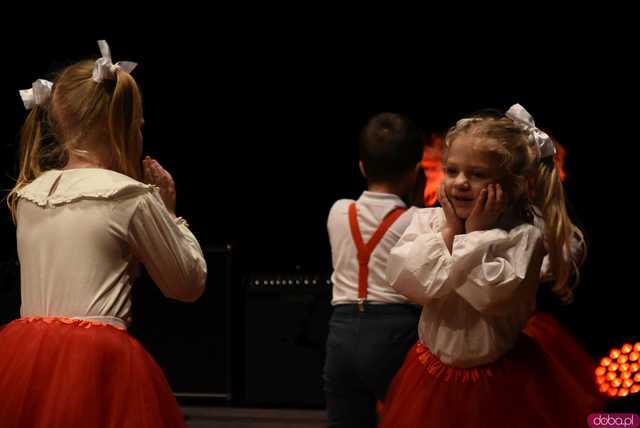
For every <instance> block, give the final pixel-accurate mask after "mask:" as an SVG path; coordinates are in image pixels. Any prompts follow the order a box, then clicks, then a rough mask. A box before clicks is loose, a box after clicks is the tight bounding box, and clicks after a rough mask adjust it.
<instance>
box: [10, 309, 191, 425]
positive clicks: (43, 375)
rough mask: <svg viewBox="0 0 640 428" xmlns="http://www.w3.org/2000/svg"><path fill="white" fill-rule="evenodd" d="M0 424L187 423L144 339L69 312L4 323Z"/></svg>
mask: <svg viewBox="0 0 640 428" xmlns="http://www.w3.org/2000/svg"><path fill="white" fill-rule="evenodd" d="M0 426H2V428H18V427H19V428H31V427H33V428H36V427H47V428H75V427H82V428H87V427H92V428H103V427H104V428H107V427H108V428H125V427H126V428H129V427H130V428H162V427H167V428H169V427H171V428H175V427H186V425H185V422H184V419H183V417H182V414H181V412H180V408H179V407H178V404H177V402H176V399H175V397H174V396H173V394H172V393H171V390H170V389H169V385H168V384H167V381H166V379H165V377H164V375H163V373H162V371H161V370H160V368H159V367H158V365H157V364H156V363H155V361H154V360H153V358H151V356H150V355H149V354H148V353H147V352H146V351H145V350H144V349H143V348H142V346H141V345H140V343H138V341H137V340H135V339H134V338H132V337H131V336H129V334H128V333H127V332H126V331H124V330H120V329H118V328H115V327H112V326H110V325H107V324H98V323H94V322H88V321H81V320H71V319H66V318H28V319H25V318H22V319H19V320H16V321H13V322H11V323H9V324H7V325H5V326H3V327H0Z"/></svg>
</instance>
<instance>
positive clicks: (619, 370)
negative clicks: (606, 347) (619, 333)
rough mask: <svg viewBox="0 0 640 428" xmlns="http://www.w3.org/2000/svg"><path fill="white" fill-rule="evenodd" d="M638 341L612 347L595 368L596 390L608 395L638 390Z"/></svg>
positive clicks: (624, 393)
mask: <svg viewBox="0 0 640 428" xmlns="http://www.w3.org/2000/svg"><path fill="white" fill-rule="evenodd" d="M639 358H640V342H636V343H635V344H634V345H633V346H632V345H631V344H630V343H625V344H624V345H622V346H621V347H620V349H617V348H613V349H612V350H611V351H610V352H609V356H608V357H604V358H602V359H601V360H600V366H599V367H597V368H596V369H595V375H596V377H595V381H596V384H597V385H598V390H599V391H600V392H601V393H603V394H607V395H609V396H610V397H616V396H617V397H626V396H627V395H629V394H637V393H638V392H640V362H635V361H638V359H639Z"/></svg>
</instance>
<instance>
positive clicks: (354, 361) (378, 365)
mask: <svg viewBox="0 0 640 428" xmlns="http://www.w3.org/2000/svg"><path fill="white" fill-rule="evenodd" d="M421 309H422V308H421V307H417V306H415V305H406V304H384V305H371V304H365V305H364V311H360V310H359V309H358V306H357V305H337V306H335V307H334V309H333V314H332V315H331V321H330V323H329V337H328V339H327V359H326V363H325V367H324V390H325V393H326V398H327V413H328V417H329V427H331V428H337V427H340V428H342V427H349V428H352V427H372V428H373V427H376V426H377V422H378V418H377V413H376V400H380V401H383V400H384V397H385V393H386V392H387V388H388V387H389V384H390V383H391V380H392V379H393V376H394V375H395V374H396V372H397V371H398V369H399V368H400V366H401V365H402V363H403V361H404V358H405V356H406V354H407V352H408V351H409V349H410V348H411V347H412V346H413V345H415V343H416V341H417V340H418V319H419V318H420V310H421Z"/></svg>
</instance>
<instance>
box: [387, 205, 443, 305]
mask: <svg viewBox="0 0 640 428" xmlns="http://www.w3.org/2000/svg"><path fill="white" fill-rule="evenodd" d="M445 221H446V220H445V218H444V214H443V211H442V209H441V208H426V209H423V210H419V211H417V212H416V213H415V214H414V216H413V218H412V220H411V223H410V224H409V226H408V227H407V229H406V230H405V232H404V234H403V235H402V237H401V238H400V240H399V241H398V243H397V244H396V246H395V247H394V248H393V249H392V250H391V253H390V254H389V259H388V261H387V271H386V273H387V280H388V281H389V284H391V286H392V287H393V288H394V289H395V290H396V291H398V292H399V293H400V294H403V295H405V296H407V297H408V298H409V299H410V300H411V301H413V302H415V303H419V304H422V305H424V304H427V303H429V302H430V301H432V300H434V299H438V298H441V297H444V296H446V295H447V294H449V293H451V292H452V290H453V282H451V281H448V279H449V273H450V270H451V266H452V264H453V261H454V260H453V258H452V257H451V255H450V254H449V250H448V249H447V246H446V243H445V241H444V238H443V235H442V233H441V232H440V229H441V228H442V227H441V226H442V224H443V223H445Z"/></svg>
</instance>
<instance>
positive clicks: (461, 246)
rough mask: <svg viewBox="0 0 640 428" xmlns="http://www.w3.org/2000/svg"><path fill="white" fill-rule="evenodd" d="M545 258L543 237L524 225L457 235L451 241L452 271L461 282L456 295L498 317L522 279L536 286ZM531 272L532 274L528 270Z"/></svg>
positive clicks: (476, 307)
mask: <svg viewBox="0 0 640 428" xmlns="http://www.w3.org/2000/svg"><path fill="white" fill-rule="evenodd" d="M543 255H544V244H543V235H542V233H541V232H540V230H539V229H537V228H535V227H533V226H531V225H528V224H525V225H520V226H518V227H515V228H513V229H511V230H510V231H504V230H500V229H490V230H487V231H478V232H472V233H470V234H467V235H458V236H456V237H455V239H454V241H453V257H454V258H455V259H456V268H455V269H454V270H455V271H457V272H456V274H457V275H459V276H458V278H461V281H460V283H461V284H462V285H460V286H459V287H456V293H458V294H459V295H460V296H461V297H462V298H464V299H465V300H466V301H467V302H469V304H470V305H471V306H473V307H474V308H475V309H476V310H477V311H479V312H483V313H491V314H493V315H500V314H501V311H500V308H504V307H505V306H504V305H503V304H504V303H505V302H509V301H510V300H511V298H512V296H513V295H514V293H515V292H516V290H518V288H519V287H520V286H521V285H522V283H523V281H525V279H527V278H529V277H530V275H531V277H530V278H531V280H532V281H533V282H534V283H537V282H538V279H539V270H540V265H541V263H542V257H543ZM530 269H533V270H534V271H532V272H531V273H529V270H530Z"/></svg>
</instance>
